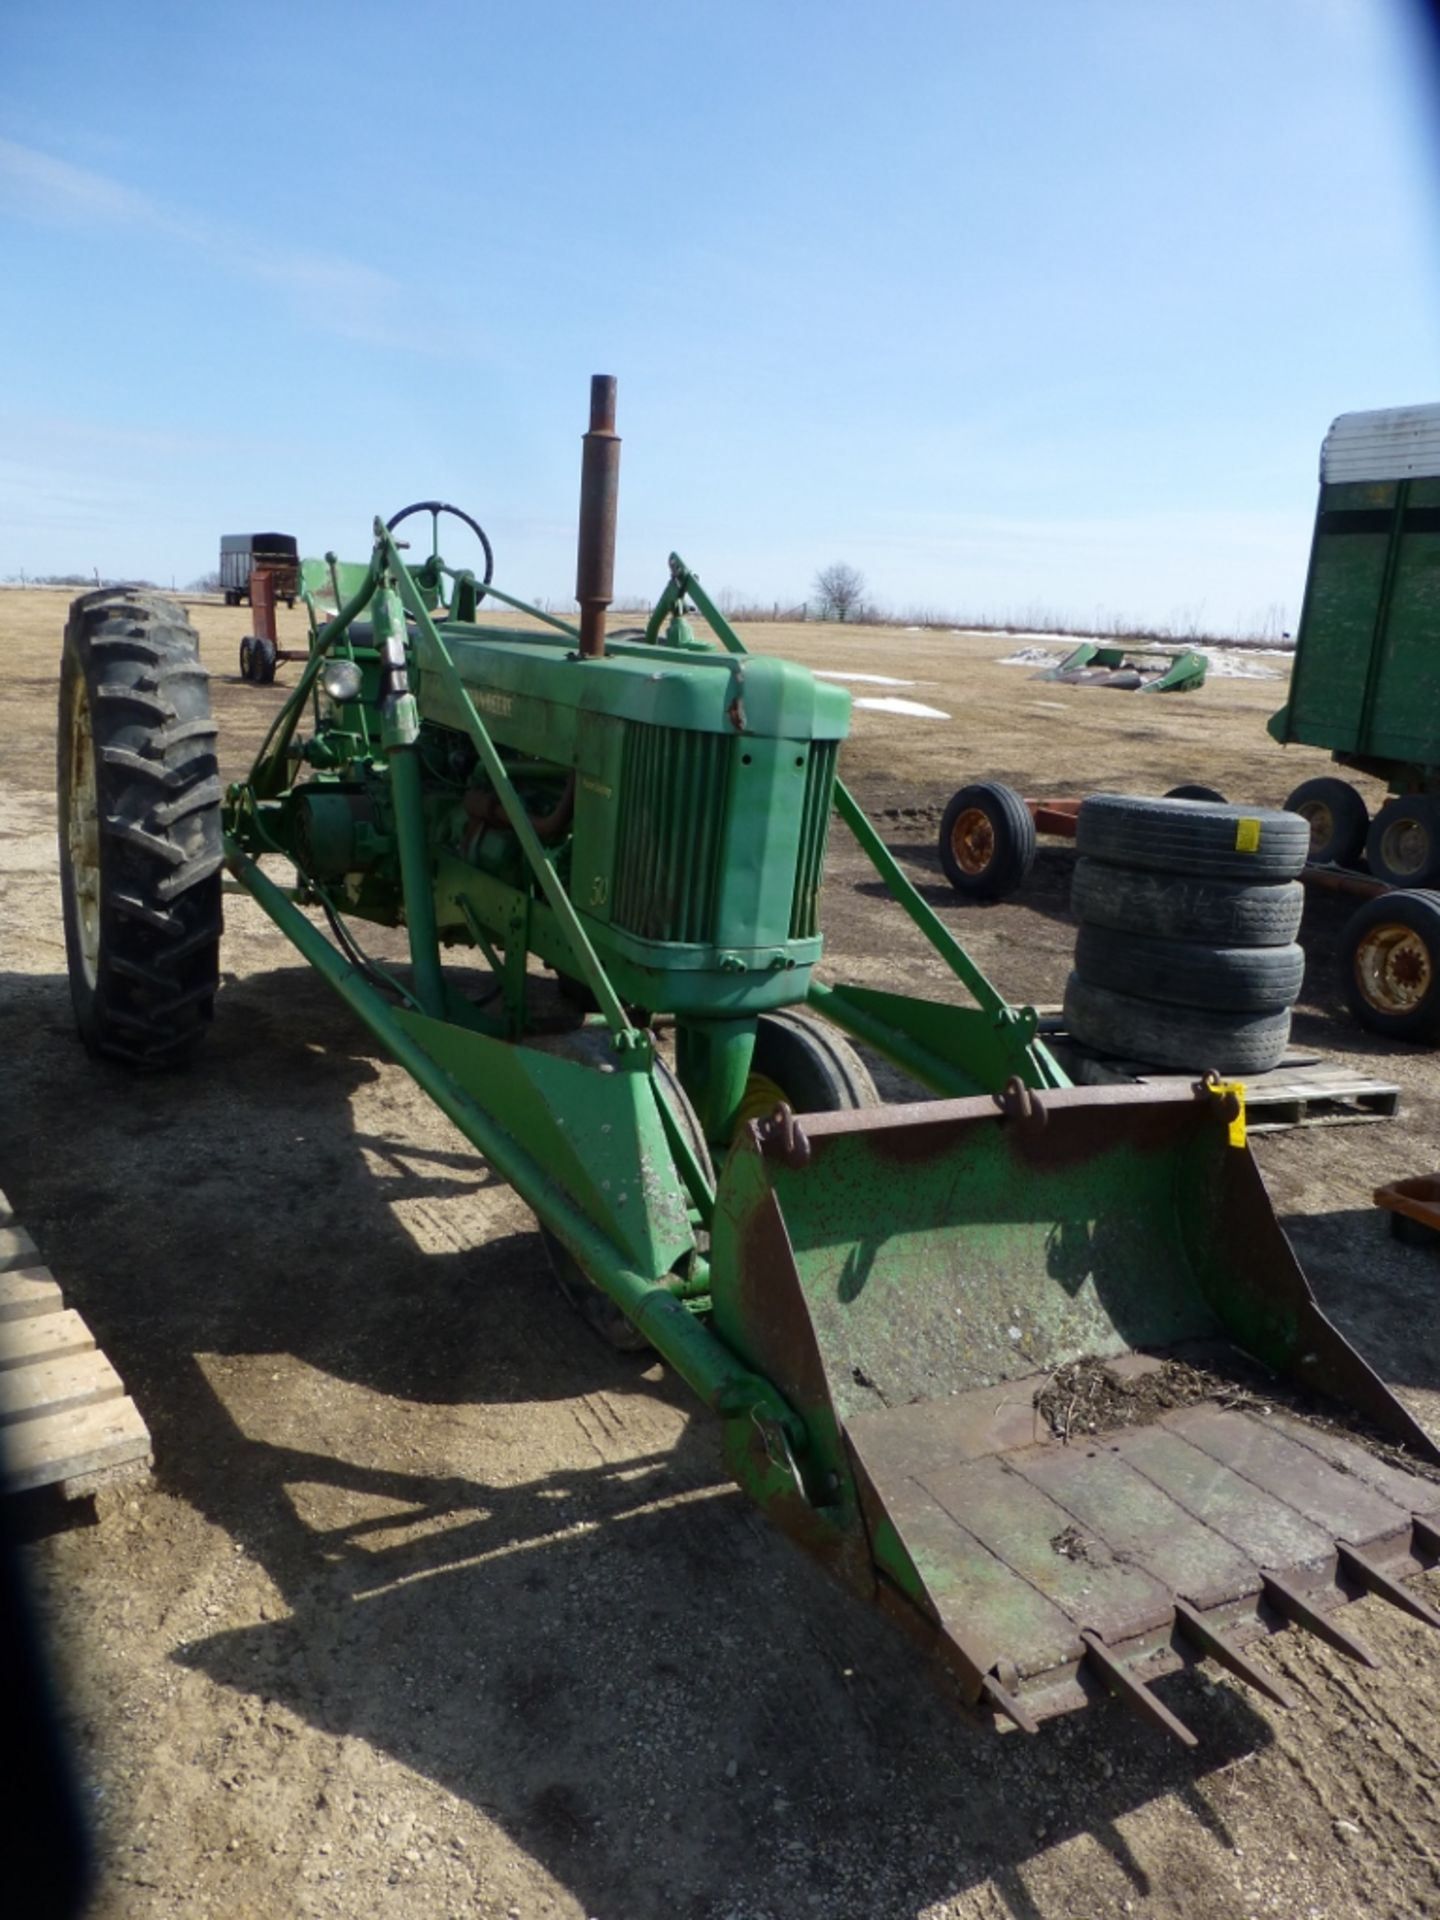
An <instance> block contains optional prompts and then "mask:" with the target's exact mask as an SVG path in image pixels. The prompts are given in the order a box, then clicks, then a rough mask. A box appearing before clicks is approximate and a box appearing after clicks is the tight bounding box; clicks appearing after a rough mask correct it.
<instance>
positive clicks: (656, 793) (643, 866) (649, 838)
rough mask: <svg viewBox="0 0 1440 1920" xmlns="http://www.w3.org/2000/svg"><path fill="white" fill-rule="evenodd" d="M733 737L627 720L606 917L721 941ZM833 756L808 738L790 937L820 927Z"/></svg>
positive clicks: (829, 746) (650, 930) (664, 934)
mask: <svg viewBox="0 0 1440 1920" xmlns="http://www.w3.org/2000/svg"><path fill="white" fill-rule="evenodd" d="M735 750H736V741H735V740H734V739H733V738H732V737H731V736H729V735H727V734H719V733H684V732H677V731H672V730H671V729H669V728H667V727H649V726H643V725H632V726H630V727H629V728H628V730H627V734H626V740H625V759H624V771H623V776H622V787H621V803H620V820H619V830H618V840H617V850H616V856H615V870H614V882H613V889H612V894H611V906H610V921H611V925H612V926H615V927H623V928H624V929H625V930H626V931H627V932H629V933H633V934H635V935H637V936H638V937H639V938H640V939H642V940H665V941H673V942H677V943H684V944H689V945H695V946H713V945H716V944H718V942H719V937H720V936H719V929H718V928H717V926H716V916H717V901H718V898H719V892H720V877H721V875H720V868H721V861H722V858H723V854H724V848H723V843H722V836H723V833H724V830H725V812H726V802H727V799H728V794H729V784H730V768H731V764H732V759H733V755H734V752H735ZM838 755H839V742H838V741H836V740H817V741H813V742H812V743H811V745H810V748H809V756H808V759H807V761H806V771H805V791H804V796H803V798H802V800H801V817H800V832H799V841H798V848H797V857H796V863H795V886H794V892H793V894H792V897H791V906H790V927H789V938H790V939H792V940H809V939H812V938H813V937H814V936H815V935H816V934H817V933H818V932H819V930H820V911H819V909H820V883H821V878H822V875H823V872H824V866H825V846H826V841H827V839H828V837H829V830H830V803H831V799H832V796H833V791H834V785H835V766H836V761H837V758H838Z"/></svg>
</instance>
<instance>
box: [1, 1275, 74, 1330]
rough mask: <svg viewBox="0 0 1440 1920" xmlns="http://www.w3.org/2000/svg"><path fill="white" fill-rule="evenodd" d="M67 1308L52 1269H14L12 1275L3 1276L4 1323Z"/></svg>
mask: <svg viewBox="0 0 1440 1920" xmlns="http://www.w3.org/2000/svg"><path fill="white" fill-rule="evenodd" d="M63 1305H64V1302H63V1301H62V1299H61V1297H60V1289H59V1287H58V1286H57V1285H56V1284H55V1276H54V1275H53V1274H52V1273H51V1271H50V1269H49V1268H48V1267H41V1266H34V1267H12V1268H11V1270H10V1271H9V1273H0V1320H28V1319H30V1318H31V1317H32V1316H33V1315H35V1314H41V1313H59V1311H60V1309H61V1307H62V1306H63Z"/></svg>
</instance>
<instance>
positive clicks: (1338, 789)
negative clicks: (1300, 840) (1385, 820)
mask: <svg viewBox="0 0 1440 1920" xmlns="http://www.w3.org/2000/svg"><path fill="white" fill-rule="evenodd" d="M1285 811H1286V812H1287V813H1298V814H1301V815H1303V816H1304V818H1305V819H1306V820H1308V821H1309V822H1310V862H1311V865H1312V866H1317V867H1353V866H1355V865H1356V863H1357V862H1358V861H1359V859H1360V856H1361V855H1362V854H1363V853H1364V851H1365V836H1366V834H1367V833H1369V831H1370V809H1369V808H1368V807H1367V806H1366V805H1365V802H1364V800H1363V799H1362V797H1361V796H1360V794H1359V793H1358V792H1357V791H1356V789H1355V788H1354V787H1352V786H1351V784H1350V782H1349V781H1348V780H1337V779H1335V778H1334V776H1333V775H1331V774H1322V775H1321V776H1320V778H1319V779H1318V780H1302V781H1301V783H1300V785H1299V786H1298V787H1296V789H1295V791H1294V792H1293V793H1292V794H1291V795H1290V798H1289V799H1288V800H1287V801H1286V802H1285Z"/></svg>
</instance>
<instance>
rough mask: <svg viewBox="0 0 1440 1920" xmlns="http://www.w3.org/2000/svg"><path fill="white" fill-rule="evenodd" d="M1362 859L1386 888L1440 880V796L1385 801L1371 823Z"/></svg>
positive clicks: (1422, 794) (1417, 885)
mask: <svg viewBox="0 0 1440 1920" xmlns="http://www.w3.org/2000/svg"><path fill="white" fill-rule="evenodd" d="M1365 860H1366V864H1367V866H1368V867H1369V869H1370V871H1371V873H1373V874H1374V875H1375V878H1376V879H1377V880H1383V881H1385V883H1386V884H1387V885H1388V886H1392V887H1406V888H1413V887H1426V886H1428V885H1429V884H1430V882H1431V881H1432V880H1440V794H1433V793H1420V794H1414V795H1411V796H1407V797H1405V798H1402V799H1395V800H1387V801H1386V802H1385V804H1384V806H1383V807H1382V808H1381V809H1380V811H1379V813H1377V814H1376V816H1375V818H1374V819H1373V820H1372V821H1371V822H1370V831H1369V833H1368V834H1367V835H1366V837H1365Z"/></svg>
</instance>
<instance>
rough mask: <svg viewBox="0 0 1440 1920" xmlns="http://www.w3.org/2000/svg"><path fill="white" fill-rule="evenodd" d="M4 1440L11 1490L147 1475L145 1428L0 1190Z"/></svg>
mask: <svg viewBox="0 0 1440 1920" xmlns="http://www.w3.org/2000/svg"><path fill="white" fill-rule="evenodd" d="M0 1430H3V1431H0V1441H3V1447H4V1485H5V1488H6V1490H7V1491H9V1492H11V1493H20V1492H24V1491H26V1490H28V1489H30V1488H32V1487H47V1486H58V1487H59V1489H60V1491H61V1493H62V1494H64V1496H65V1497H66V1499H75V1498H78V1497H80V1496H82V1495H84V1494H90V1493H97V1492H99V1490H100V1489H101V1488H102V1487H108V1486H114V1485H117V1484H118V1483H120V1482H122V1481H126V1480H137V1479H143V1478H144V1477H145V1476H146V1475H147V1474H148V1473H149V1471H150V1467H151V1453H150V1430H149V1428H148V1427H147V1426H146V1425H145V1422H144V1421H143V1420H142V1419H141V1418H140V1414H139V1411H138V1409H137V1408H136V1405H135V1402H134V1401H133V1400H131V1399H130V1398H129V1396H128V1395H127V1394H126V1392H125V1388H124V1385H123V1383H122V1381H121V1379H120V1376H119V1374H118V1373H116V1371H115V1369H114V1367H112V1366H111V1364H110V1362H109V1361H108V1360H107V1359H106V1358H105V1356H104V1354H103V1353H101V1352H100V1351H99V1350H98V1349H97V1347H96V1345H95V1340H94V1336H93V1335H92V1334H91V1332H90V1329H89V1328H88V1327H87V1326H86V1324H85V1322H84V1321H83V1320H82V1319H81V1318H80V1315H79V1314H78V1313H75V1312H73V1311H67V1309H66V1307H65V1303H64V1301H63V1300H62V1299H61V1297H60V1289H59V1287H58V1286H57V1285H56V1283H55V1279H54V1276H53V1275H52V1274H51V1272H50V1270H49V1268H48V1267H45V1266H42V1265H41V1263H40V1250H39V1248H38V1247H37V1246H36V1245H35V1242H34V1241H33V1240H32V1239H31V1238H30V1236H29V1234H28V1233H26V1231H25V1229H24V1228H23V1227H22V1226H19V1225H18V1224H17V1223H16V1220H15V1217H14V1215H13V1213H12V1211H11V1208H10V1204H9V1202H8V1201H7V1200H6V1198H5V1196H4V1194H3V1193H0Z"/></svg>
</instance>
